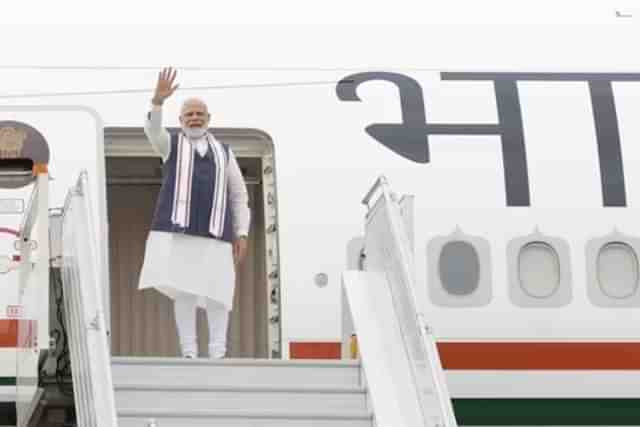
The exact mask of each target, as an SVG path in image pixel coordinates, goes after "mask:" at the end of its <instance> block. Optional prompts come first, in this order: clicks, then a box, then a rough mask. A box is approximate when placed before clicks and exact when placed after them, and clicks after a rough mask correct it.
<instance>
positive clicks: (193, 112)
mask: <svg viewBox="0 0 640 427" xmlns="http://www.w3.org/2000/svg"><path fill="white" fill-rule="evenodd" d="M209 119H210V116H209V111H208V110H207V106H206V105H204V104H203V103H201V102H190V103H187V104H186V105H185V106H184V108H183V109H182V113H181V114H180V124H181V125H182V127H185V128H196V129H197V128H205V129H206V128H207V127H209Z"/></svg>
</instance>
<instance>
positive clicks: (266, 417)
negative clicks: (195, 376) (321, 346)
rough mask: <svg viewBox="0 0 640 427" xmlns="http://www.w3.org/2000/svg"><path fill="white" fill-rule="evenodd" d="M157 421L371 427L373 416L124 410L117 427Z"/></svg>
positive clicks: (238, 426) (187, 426)
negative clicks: (152, 420) (151, 420)
mask: <svg viewBox="0 0 640 427" xmlns="http://www.w3.org/2000/svg"><path fill="white" fill-rule="evenodd" d="M150 419H154V420H155V422H156V425H157V427H205V426H206V427H222V426H225V427H276V426H278V427H280V426H282V427H372V425H373V422H372V416H371V415H369V414H365V413H359V412H358V413H353V414H340V415H332V414H326V413H321V412H319V413H315V414H312V413H310V414H305V415H296V414H290V413H288V412H275V411H272V412H267V411H210V410H201V411H197V412H196V411H189V412H184V411H181V412H175V411H167V410H162V411H161V410H153V411H150V410H126V411H125V410H122V411H119V412H118V427H147V425H148V422H149V420H150Z"/></svg>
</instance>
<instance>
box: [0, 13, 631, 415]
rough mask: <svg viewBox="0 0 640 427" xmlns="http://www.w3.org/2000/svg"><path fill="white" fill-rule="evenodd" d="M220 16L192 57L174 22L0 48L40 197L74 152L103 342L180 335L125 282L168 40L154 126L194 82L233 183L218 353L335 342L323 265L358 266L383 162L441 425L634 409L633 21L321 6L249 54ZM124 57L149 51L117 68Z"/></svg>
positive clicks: (8, 98)
mask: <svg viewBox="0 0 640 427" xmlns="http://www.w3.org/2000/svg"><path fill="white" fill-rule="evenodd" d="M230 28H231V27H229V28H220V29H216V28H213V29H207V31H211V33H212V34H213V35H214V36H215V37H219V39H220V40H225V43H223V44H222V45H221V46H217V52H216V53H214V54H212V55H210V56H209V55H204V56H203V55H201V54H200V55H199V56H198V59H197V61H195V62H189V61H193V60H191V59H188V58H191V56H189V55H192V54H193V53H194V52H195V51H197V49H196V48H193V47H192V48H188V49H186V51H182V52H181V51H180V50H179V49H178V48H177V47H178V46H181V45H183V43H184V42H185V41H186V40H187V36H186V35H184V34H171V35H169V34H160V35H158V41H157V42H156V43H154V45H153V46H150V47H149V46H147V45H146V44H145V43H146V41H143V40H139V39H137V38H131V36H132V34H131V33H128V32H127V31H122V32H118V31H114V32H113V33H111V34H110V35H109V40H103V39H101V38H96V39H95V40H93V42H95V46H94V47H93V48H92V49H90V50H89V51H88V52H87V59H83V60H82V62H83V63H87V64H89V63H94V64H106V65H87V66H84V65H82V66H77V65H73V64H72V63H77V61H79V60H78V59H77V58H75V57H74V56H73V55H71V54H70V53H69V54H64V53H63V54H62V55H61V57H60V58H56V60H55V62H47V63H45V64H40V65H38V66H23V67H18V66H16V67H3V66H0V82H2V84H3V85H5V86H3V88H2V93H0V102H1V105H0V128H1V127H2V126H3V123H5V127H6V126H7V125H6V122H8V121H19V122H20V123H25V124H27V125H28V126H30V127H32V128H33V129H37V131H38V132H39V133H40V134H42V135H43V137H44V139H45V140H46V141H47V144H48V150H49V154H50V160H49V167H48V173H49V179H50V183H49V188H50V193H49V195H48V197H49V203H48V206H49V208H50V209H60V208H63V207H64V205H65V200H66V197H67V194H68V191H69V189H70V188H72V187H73V186H74V183H75V180H76V179H77V177H78V176H79V175H80V173H81V172H82V171H83V170H86V171H87V176H88V179H89V181H88V182H89V185H90V189H91V194H92V196H93V197H94V199H93V208H94V212H95V217H94V218H93V221H94V224H95V230H94V231H95V234H96V236H97V238H96V239H97V243H98V245H100V247H101V252H100V254H101V255H102V256H101V258H100V266H101V267H100V268H101V274H102V276H103V277H104V283H106V284H107V285H106V288H105V289H103V300H104V301H105V304H106V307H108V309H107V311H106V313H105V316H106V319H107V325H109V326H108V328H109V332H110V334H109V340H110V345H111V352H112V355H113V356H136V357H150V356H165V357H175V356H176V349H177V343H176V334H175V325H174V323H173V322H174V320H173V317H172V311H171V305H170V301H169V300H168V299H167V298H164V297H163V296H162V295H160V294H159V293H157V292H155V291H144V292H141V291H138V290H137V275H138V273H139V269H140V266H141V262H142V259H143V255H144V243H145V239H146V235H147V233H148V230H149V224H150V219H151V215H152V211H153V208H154V203H155V198H156V196H157V192H158V190H159V185H160V182H161V161H160V159H159V157H158V156H157V155H156V154H155V153H154V152H153V150H152V149H151V146H150V145H149V143H148V142H147V141H146V139H145V136H144V133H143V130H142V124H143V120H144V117H145V115H146V112H147V111H148V109H149V100H150V95H151V90H152V86H153V84H154V81H155V76H156V75H157V72H158V71H159V67H156V66H155V64H161V63H162V61H167V60H174V61H177V64H176V66H177V68H178V70H179V71H178V72H179V74H178V79H179V81H180V83H181V88H182V89H181V90H179V92H178V93H177V94H176V95H174V97H173V98H172V99H171V100H170V101H169V102H168V103H167V104H166V105H165V107H164V113H163V114H164V121H165V125H166V126H167V127H168V128H170V129H171V130H173V131H177V130H178V124H177V123H178V122H177V117H178V110H179V105H180V100H182V99H185V98H186V97H188V96H192V95H198V96H200V97H202V98H203V99H204V100H205V101H207V102H208V103H209V108H210V111H211V112H212V132H213V133H214V134H215V135H216V137H217V138H219V139H220V140H221V141H223V142H225V143H228V144H229V145H230V146H231V148H232V149H233V150H234V153H235V154H236V156H237V157H238V158H239V162H240V165H241V168H242V170H243V174H244V176H245V180H246V182H247V186H248V189H249V193H250V207H251V209H252V216H253V223H252V228H251V233H250V242H251V246H250V254H249V259H248V260H247V262H246V263H245V265H244V267H243V270H242V271H241V272H240V273H239V281H238V284H237V286H236V300H235V306H234V310H233V312H232V318H231V330H230V356H231V357H233V358H235V357H239V358H258V359H259V358H266V359H284V360H296V359H343V358H348V357H349V343H350V340H351V336H352V334H354V333H356V334H357V331H356V330H354V328H353V324H352V321H351V319H350V318H349V314H348V302H347V301H346V296H345V294H344V291H343V288H342V284H341V280H342V274H343V272H344V271H345V270H357V269H359V268H362V264H361V262H362V260H361V257H362V255H363V254H362V245H363V235H364V225H363V224H364V220H365V214H366V213H367V209H366V208H365V207H363V206H362V204H361V199H362V196H363V195H364V194H365V193H366V192H367V190H368V189H369V188H370V187H371V184H372V183H373V182H374V181H375V180H376V179H377V178H378V177H379V176H380V175H384V176H386V177H387V178H388V180H389V182H390V183H392V185H393V189H394V191H398V192H400V193H402V194H408V195H411V196H412V212H413V213H412V221H410V223H409V229H410V236H411V241H412V248H413V259H414V262H415V272H414V273H415V288H414V289H413V291H414V292H415V294H416V302H417V306H418V307H417V308H418V311H420V312H421V313H424V315H425V316H426V317H427V320H428V323H429V325H430V327H432V328H433V330H434V331H435V332H434V333H435V335H436V337H437V342H438V350H439V355H440V359H441V361H442V365H443V368H444V370H445V373H446V380H447V385H448V388H449V390H450V393H451V397H452V399H453V408H454V412H455V414H456V417H457V419H458V423H459V424H468V425H472V424H476V425H477V424H484V425H498V424H501V425H528V424H529V425H530V424H535V423H544V424H550V425H588V424H591V423H592V422H594V420H597V422H598V423H605V422H606V424H607V425H616V424H619V425H622V424H629V423H637V422H640V411H638V410H637V409H635V408H637V406H638V404H639V403H640V389H638V387H637V386H636V384H637V383H638V379H639V378H640V331H639V329H638V327H637V324H638V323H639V321H640V312H639V311H638V307H640V290H639V289H638V288H639V287H640V263H639V261H638V259H639V257H640V255H639V254H640V252H639V251H640V225H639V224H638V222H637V220H636V219H637V212H636V209H635V207H636V206H637V205H638V203H640V202H639V200H640V176H639V175H638V172H637V171H638V170H640V168H639V167H637V166H639V165H640V148H639V147H638V145H637V144H636V142H635V141H636V138H637V135H639V134H640V128H639V125H638V120H637V119H636V112H637V111H638V108H640V71H639V70H640V67H638V60H637V59H636V58H635V57H631V56H632V55H629V54H628V52H630V51H633V50H632V49H631V48H632V47H633V43H632V41H631V40H633V37H632V36H633V35H637V29H636V28H635V27H634V26H633V25H632V24H628V23H627V22H625V23H623V24H619V23H615V24H608V25H603V26H602V28H603V29H606V31H600V32H594V31H593V27H590V26H581V25H575V26H571V27H570V31H568V34H567V26H560V25H558V26H535V25H530V26H522V27H516V26H496V27H495V28H491V29H489V30H488V29H487V28H484V27H481V26H477V27H473V26H471V27H465V32H464V33H460V30H461V28H457V27H455V26H432V27H429V28H426V27H425V28H417V27H406V28H401V27H394V28H393V31H389V28H386V27H382V26H381V27H370V28H361V29H359V31H358V32H355V33H352V32H351V31H350V30H349V29H348V28H344V27H339V28H338V27H336V28H332V27H328V26H327V27H317V28H313V29H309V31H308V32H305V33H301V34H300V38H299V39H298V40H291V37H292V34H291V33H290V28H285V27H283V28H280V29H273V31H272V32H271V33H265V34H260V38H263V39H262V40H260V41H256V43H257V46H263V47H265V48H266V50H264V51H260V49H257V48H256V49H255V50H254V49H250V51H251V52H253V53H254V54H255V55H256V59H253V58H246V57H244V56H243V54H241V52H243V49H245V48H246V47H247V46H251V43H253V42H254V36H257V33H252V34H242V35H240V34H238V38H237V40H230V38H229V35H228V33H227V31H228V30H229V29H230ZM114 29H115V28H114ZM471 33H473V34H474V36H473V38H472V40H470V39H469V34H471ZM225 36H227V37H225ZM68 37H69V34H68V33H61V34H57V35H52V38H53V39H54V40H56V41H58V42H63V41H64V40H67V38H68ZM215 37H214V38H215ZM165 43H166V44H167V45H168V46H172V48H175V49H176V51H175V55H174V52H171V54H169V55H167V51H166V49H160V48H159V47H158V46H160V45H163V44H165ZM111 44H114V45H115V44H117V45H119V46H123V47H122V48H121V50H120V51H112V50H110V49H108V48H107V45H111ZM10 49H11V48H10ZM119 49H120V48H119ZM296 54H299V55H300V56H299V57H298V58H297V59H296V58H295V57H296ZM27 57H28V58H33V60H34V61H36V60H37V58H38V56H37V55H36V54H31V53H30V54H29V55H28V56H27ZM125 57H127V58H133V59H130V60H131V61H132V62H131V63H132V64H153V65H144V66H138V65H131V66H127V65H119V64H120V61H122V58H125ZM185 58H186V59H185ZM313 58H315V60H313ZM65 61H69V62H65ZM85 61H86V62H85ZM211 63H213V64H215V65H211V66H209V65H202V64H211ZM60 64H62V65H60ZM70 64H71V65H70ZM238 64H240V65H238ZM256 64H257V65H256ZM271 64H276V65H271ZM280 64H284V65H280ZM289 64H293V65H289ZM299 64H303V65H299ZM305 64H318V65H317V66H316V65H314V66H306V65H305ZM363 64H365V65H363ZM369 64H374V66H371V65H369ZM416 64H418V65H416ZM479 64H480V66H479ZM9 82H10V83H9ZM32 186H33V184H31V183H30V184H29V187H26V188H22V189H8V188H4V189H3V190H2V193H1V194H2V199H1V200H0V207H4V208H5V209H7V213H5V214H4V215H2V217H0V218H1V219H2V221H3V222H2V223H0V236H1V237H2V240H3V246H2V253H1V254H0V255H1V256H2V260H5V261H6V262H4V264H2V267H3V268H4V267H5V266H6V268H5V269H6V271H7V272H6V273H5V274H4V275H3V279H5V278H6V280H3V285H2V286H3V287H4V288H5V289H6V290H5V289H3V291H2V293H0V295H2V300H0V316H4V317H3V318H2V319H0V325H3V324H4V326H5V330H4V331H3V333H4V334H5V336H8V334H10V332H8V329H7V328H9V327H10V326H9V325H13V324H15V322H16V319H17V318H24V317H28V316H26V315H25V313H24V312H22V311H21V310H24V307H21V306H20V304H19V303H18V302H16V298H17V291H16V289H17V288H16V286H17V284H16V283H17V281H18V270H17V269H16V268H15V262H16V261H17V260H18V258H19V257H18V255H19V253H18V252H17V250H16V247H17V246H16V245H15V243H14V242H15V240H16V239H15V237H16V233H18V231H19V229H20V226H21V221H22V220H23V217H24V213H25V211H26V210H27V207H28V206H29V198H30V197H31V194H32V193H31V189H32ZM3 230H4V231H3ZM35 252H36V258H37V253H38V251H37V249H36V250H35ZM365 256H366V254H365ZM366 263H367V259H366V258H365V259H364V265H366ZM0 273H1V271H0ZM51 286H53V283H52V284H51ZM47 292H48V293H45V294H41V295H40V296H38V298H44V299H45V300H51V301H52V302H51V303H50V304H45V305H44V306H43V307H41V311H40V312H39V313H36V314H32V316H34V317H36V318H37V319H38V320H37V322H38V327H37V340H35V341H36V342H37V344H35V345H36V347H37V348H39V349H40V350H47V349H49V347H50V340H51V337H52V336H51V334H50V331H51V330H55V329H58V328H59V327H60V325H59V323H58V321H57V320H55V318H54V317H55V316H52V313H55V311H56V310H57V307H56V302H55V298H54V296H53V295H54V294H53V292H52V291H51V290H47ZM43 295H44V296H43ZM34 298H35V297H34ZM50 318H51V319H50ZM199 323H200V328H201V330H203V333H204V329H206V328H204V327H203V325H204V323H203V319H202V318H200V319H199ZM0 331H2V329H0ZM5 341H7V342H8V340H5ZM14 341H15V340H14ZM54 341H55V340H54ZM201 341H204V340H201ZM54 344H55V342H54V343H53V344H52V345H54ZM16 346H17V344H16ZM12 350H14V347H11V346H10V345H9V346H6V348H5V349H3V351H2V353H0V354H2V355H3V356H2V357H3V358H4V359H3V363H2V366H3V368H2V369H3V372H2V374H1V375H2V376H1V377H0V385H3V387H4V388H5V391H6V390H8V389H9V388H11V387H13V386H14V384H15V382H16V380H15V375H16V373H15V370H14V369H13V368H12V367H13V366H15V359H14V357H15V356H14V355H13V354H14V353H13V352H12ZM202 350H203V351H204V348H203V349H202ZM56 351H60V349H59V348H55V346H54V350H53V353H54V354H55V352H56ZM42 363H45V364H46V366H43V369H45V370H47V369H53V370H55V369H56V367H55V366H52V365H51V363H54V362H52V361H50V360H49V361H47V362H44V361H43V362H42ZM7 367H9V368H7ZM12 376H13V377H14V378H13V380H12ZM603 420H604V421H603Z"/></svg>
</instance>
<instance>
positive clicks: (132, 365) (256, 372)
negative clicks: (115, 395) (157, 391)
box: [112, 357, 361, 387]
mask: <svg viewBox="0 0 640 427" xmlns="http://www.w3.org/2000/svg"><path fill="white" fill-rule="evenodd" d="M112 372H113V384H114V386H116V387H119V386H124V385H137V386H139V385H165V384H183V385H189V386H245V385H246V386H272V385H274V384H277V385H279V386H291V387H296V386H299V387H302V386H304V387H315V386H320V387H321V386H359V385H360V381H361V378H360V364H359V363H358V362H357V361H342V360H272V359H221V360H212V359H182V358H152V357H114V358H112Z"/></svg>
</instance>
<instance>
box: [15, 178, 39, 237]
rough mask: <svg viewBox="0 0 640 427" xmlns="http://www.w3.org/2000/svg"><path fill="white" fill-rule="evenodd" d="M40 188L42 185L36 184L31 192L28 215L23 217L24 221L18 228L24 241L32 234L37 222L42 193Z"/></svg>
mask: <svg viewBox="0 0 640 427" xmlns="http://www.w3.org/2000/svg"><path fill="white" fill-rule="evenodd" d="M39 188H40V187H39V186H38V185H34V187H33V191H32V192H31V197H30V198H29V204H28V205H27V209H26V215H24V216H23V217H22V222H21V224H20V228H19V230H18V234H19V235H20V240H21V241H24V240H25V239H27V238H28V237H29V236H30V235H31V231H32V229H33V225H34V224H35V222H36V217H37V214H38V202H39V194H40V192H39Z"/></svg>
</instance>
